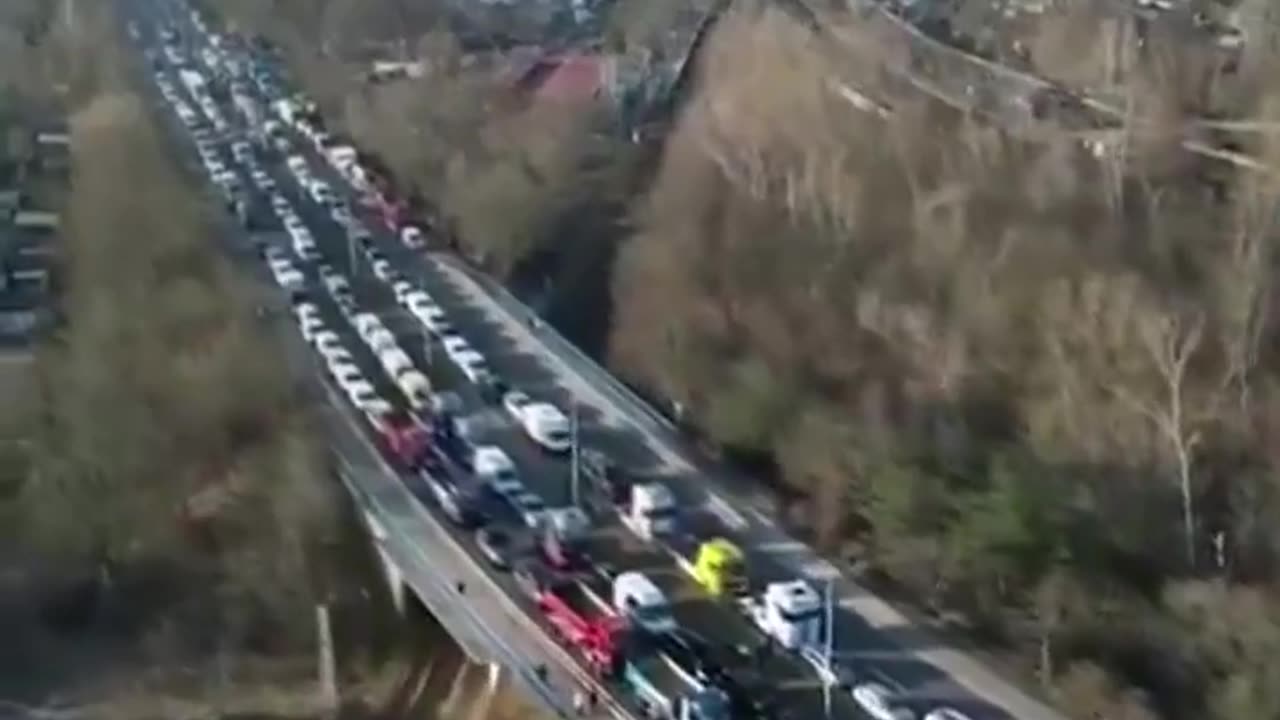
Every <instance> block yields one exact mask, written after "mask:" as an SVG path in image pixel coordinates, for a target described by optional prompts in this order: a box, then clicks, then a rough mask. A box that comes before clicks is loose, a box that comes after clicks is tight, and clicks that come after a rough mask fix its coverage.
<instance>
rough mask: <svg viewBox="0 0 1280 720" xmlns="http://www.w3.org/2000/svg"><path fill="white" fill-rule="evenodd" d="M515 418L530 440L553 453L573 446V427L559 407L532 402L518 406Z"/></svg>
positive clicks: (567, 450) (562, 451)
mask: <svg viewBox="0 0 1280 720" xmlns="http://www.w3.org/2000/svg"><path fill="white" fill-rule="evenodd" d="M517 419H518V420H519V422H520V426H521V427H522V428H524V432H525V434H526V435H528V436H529V439H530V440H533V441H534V442H535V443H537V444H538V445H539V446H540V447H541V448H542V449H544V450H547V451H549V452H553V453H565V452H569V450H571V449H572V448H573V427H572V424H571V422H570V420H569V418H567V417H565V415H564V413H563V412H561V411H560V408H558V407H556V406H555V405H552V404H551V403H545V402H532V403H528V404H527V405H525V406H524V407H522V408H520V414H519V415H518V417H517Z"/></svg>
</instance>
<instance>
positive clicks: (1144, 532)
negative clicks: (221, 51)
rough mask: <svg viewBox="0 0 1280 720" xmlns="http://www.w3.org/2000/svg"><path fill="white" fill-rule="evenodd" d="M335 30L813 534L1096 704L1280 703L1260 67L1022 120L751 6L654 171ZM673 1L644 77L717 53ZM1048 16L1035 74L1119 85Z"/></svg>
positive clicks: (957, 632) (843, 32)
mask: <svg viewBox="0 0 1280 720" xmlns="http://www.w3.org/2000/svg"><path fill="white" fill-rule="evenodd" d="M379 5H380V4H379V3H366V4H364V5H362V6H361V7H362V8H364V11H365V12H368V13H374V12H375V10H374V8H376V7H378V6H379ZM813 5H815V6H816V5H817V4H813ZM339 6H340V4H335V3H331V4H329V5H327V6H326V7H327V8H330V9H326V10H323V11H321V12H320V13H319V14H317V15H315V16H314V18H313V20H315V19H319V20H320V21H319V22H313V23H312V24H310V25H307V26H305V27H304V26H303V24H302V23H295V24H289V23H284V27H283V28H282V27H281V26H280V25H279V23H280V21H281V18H278V17H277V18H272V24H264V25H263V26H262V28H263V29H262V31H263V32H265V33H267V34H269V35H271V36H272V37H276V38H278V39H280V44H281V45H282V46H284V47H285V48H286V55H287V56H288V57H289V62H290V65H291V67H293V68H295V70H296V72H297V74H298V75H299V76H300V77H301V78H302V79H303V81H304V82H305V83H306V84H307V85H308V87H309V89H310V91H311V92H312V93H313V94H315V95H316V96H318V97H319V98H321V100H322V102H324V103H326V104H327V105H328V106H329V107H330V108H333V109H336V110H337V111H338V114H339V115H340V116H341V117H342V118H343V125H344V126H345V127H346V129H347V130H348V131H349V132H351V133H352V134H353V135H355V136H356V137H357V138H358V139H359V140H360V141H361V143H362V144H364V145H366V146H367V147H369V148H371V149H374V150H376V151H377V152H378V153H379V154H380V155H382V156H383V157H384V158H385V159H386V160H387V162H388V164H389V165H391V166H392V167H393V169H395V170H396V172H397V175H398V177H399V178H400V179H401V180H402V181H403V182H406V183H411V184H413V185H415V186H416V187H417V188H419V189H420V190H421V191H422V192H423V194H424V195H425V196H427V197H428V198H429V199H430V200H431V201H432V202H433V203H434V204H435V206H436V208H437V210H438V214H439V217H440V218H441V221H442V223H443V224H444V226H446V227H448V228H450V229H451V230H452V231H453V235H454V236H455V238H456V240H457V243H458V247H459V249H460V250H461V251H462V252H464V253H466V254H467V255H469V256H471V257H473V258H474V259H475V260H476V261H477V262H478V263H480V264H481V265H483V266H485V267H487V268H488V269H490V270H492V271H494V272H495V273H498V274H500V275H502V276H504V277H506V278H507V279H508V280H509V281H510V283H511V284H512V286H513V287H515V288H516V289H517V290H519V291H521V292H522V294H524V295H525V296H526V297H529V298H531V300H532V301H534V303H535V304H536V305H537V306H538V307H540V308H542V309H545V310H546V311H547V314H548V316H549V317H550V318H551V319H552V321H553V322H555V323H556V324H557V325H559V326H560V327H561V328H562V329H563V330H565V331H566V332H567V333H569V334H570V335H572V336H574V337H575V338H577V339H578V340H579V341H581V342H582V343H583V344H584V345H585V346H587V347H588V348H589V349H593V350H601V352H602V354H603V355H605V356H607V357H608V359H609V361H610V363H611V364H612V366H613V367H614V368H615V369H616V370H618V371H619V372H620V373H622V374H623V375H625V376H626V377H627V378H628V379H629V380H630V381H631V382H633V383H634V384H635V385H636V386H637V387H639V388H641V389H642V390H644V391H645V392H646V393H648V394H650V395H651V396H653V397H657V398H662V399H663V402H664V403H666V404H667V405H668V406H670V407H673V408H675V407H678V408H680V412H679V414H680V415H681V419H682V422H683V423H684V424H685V425H686V426H687V427H688V429H689V432H690V433H691V434H694V435H695V436H697V437H698V438H699V439H701V440H703V441H704V442H705V443H706V445H707V446H708V447H709V448H710V449H712V450H713V451H715V452H720V453H723V454H724V455H725V456H726V457H727V458H729V459H730V460H732V461H734V462H735V463H736V464H737V465H738V466H739V467H740V468H741V469H742V470H743V471H744V472H745V473H746V474H748V475H750V476H751V477H752V478H753V479H754V480H756V481H758V487H759V492H760V493H761V494H762V495H766V496H768V497H771V498H773V499H774V500H775V502H776V507H777V508H778V513H779V515H780V516H781V517H782V518H784V519H785V521H786V522H787V524H788V525H789V527H790V528H791V529H792V530H793V532H795V533H797V534H800V535H802V536H804V537H806V538H807V539H810V540H812V541H813V542H815V543H817V544H818V545H820V546H822V547H824V548H826V549H827V550H828V551H829V552H830V553H831V554H832V555H834V556H837V557H839V558H840V559H841V560H842V561H843V562H846V563H848V564H849V565H850V566H851V567H853V568H854V569H856V570H858V571H859V572H861V573H863V577H864V578H865V579H866V580H867V581H868V582H871V583H873V584H875V585H876V587H878V588H880V589H883V590H885V591H886V592H889V593H890V594H892V595H894V596H895V597H896V598H898V599H899V600H900V601H901V602H903V603H904V604H906V605H909V606H912V607H914V608H915V609H916V610H917V611H918V612H920V613H921V614H922V615H924V616H926V617H929V618H931V619H932V621H933V622H934V623H935V624H936V625H937V626H938V627H939V628H941V629H942V630H944V631H946V632H949V633H952V636H953V637H955V638H957V639H958V640H959V641H966V642H969V643H972V644H974V645H975V646H977V647H979V648H981V649H983V650H985V651H987V652H989V653H990V654H992V656H994V657H995V658H997V660H998V661H999V662H1001V663H1002V664H1003V665H1004V666H1006V667H1008V668H1010V669H1011V672H1014V673H1019V674H1023V675H1026V676H1027V677H1028V679H1029V682H1038V683H1039V684H1040V685H1041V689H1042V690H1043V692H1044V693H1045V694H1046V695H1048V696H1050V697H1052V698H1054V699H1056V700H1057V701H1058V704H1059V705H1060V706H1061V707H1063V708H1064V709H1065V710H1067V711H1068V712H1070V713H1071V714H1072V715H1074V716H1076V717H1080V718H1092V717H1098V716H1105V717H1123V718H1142V717H1167V718H1174V719H1178V718H1203V717H1210V718H1228V717H1230V718H1236V717H1271V716H1275V715H1277V714H1280V695H1277V693H1276V691H1275V690H1274V688H1277V687H1280V682H1276V680H1277V679H1280V678H1276V677H1275V672H1276V671H1275V670H1274V669H1273V668H1272V665H1271V663H1270V658H1273V657H1276V656H1277V654H1278V653H1280V623H1278V622H1277V620H1276V617H1277V614H1276V611H1277V610H1278V609H1280V598H1278V597H1277V594H1276V592H1275V590H1274V586H1275V580H1276V572H1277V570H1278V569H1280V567H1278V566H1277V560H1278V558H1277V551H1278V550H1280V531H1277V530H1276V528H1275V527H1274V525H1273V524H1272V523H1269V522H1267V519H1268V518H1270V517H1272V516H1273V515H1275V513H1276V512H1277V511H1278V510H1280V487H1278V486H1277V483H1276V467H1275V464H1276V461H1277V459H1280V456H1277V455H1276V453H1275V452H1274V451H1273V450H1272V447H1271V443H1270V442H1268V440H1269V439H1270V436H1271V435H1272V433H1273V428H1274V427H1275V422H1276V421H1277V418H1280V395H1278V394H1277V383H1276V379H1277V375H1276V367H1277V365H1276V358H1275V357H1274V356H1273V355H1272V353H1271V352H1269V348H1271V347H1272V346H1273V345H1274V342H1273V340H1274V335H1275V333H1276V323H1275V322H1274V307H1275V305H1274V303H1275V298H1274V295H1273V292H1272V289H1273V287H1274V279H1275V278H1274V272H1275V271H1274V268H1275V259H1274V252H1275V250H1274V248H1275V243H1276V230H1275V227H1274V223H1273V222H1272V218H1273V217H1274V216H1275V212H1276V209H1277V200H1280V194H1278V193H1280V185H1277V182H1276V176H1275V174H1274V173H1273V172H1272V171H1271V170H1270V169H1271V168H1274V167H1275V166H1276V163H1277V157H1278V156H1277V146H1276V144H1275V141H1274V140H1273V138H1274V133H1273V132H1271V129H1273V127H1274V125H1273V123H1275V121H1276V120H1277V119H1280V118H1277V117H1276V115H1277V113H1280V104H1277V96H1276V95H1275V94H1274V88H1273V87H1272V86H1273V85H1274V83H1271V82H1269V80H1268V79H1269V78H1270V77H1272V76H1273V70H1275V69H1276V68H1278V67H1280V63H1277V60H1276V59H1275V57H1274V56H1268V55H1267V52H1268V51H1267V49H1266V47H1264V45H1265V44H1259V46H1258V47H1251V48H1250V49H1249V50H1248V52H1247V53H1246V55H1247V62H1241V63H1236V64H1234V66H1233V67H1230V68H1228V67H1224V66H1223V65H1221V64H1217V63H1210V62H1202V61H1201V60H1200V59H1197V57H1193V55H1192V53H1191V52H1190V51H1187V52H1186V53H1183V51H1182V50H1181V49H1180V47H1181V46H1180V45H1179V43H1178V42H1177V37H1178V36H1177V35H1169V36H1168V37H1165V36H1162V35H1159V34H1155V35H1152V36H1150V38H1149V39H1148V40H1147V41H1146V42H1145V44H1144V45H1143V46H1142V48H1143V50H1142V52H1138V53H1133V54H1132V55H1126V65H1125V68H1124V73H1123V74H1122V75H1121V78H1122V81H1123V82H1122V84H1121V86H1118V87H1113V88H1110V89H1109V90H1108V92H1109V93H1112V94H1109V95H1108V97H1113V96H1116V95H1114V93H1116V92H1118V93H1120V94H1119V95H1118V97H1123V98H1124V99H1125V104H1124V107H1125V112H1124V117H1121V118H1118V119H1117V118H1114V117H1112V118H1109V119H1107V121H1106V122H1098V123H1096V125H1097V127H1092V128H1089V129H1088V130H1087V131H1086V132H1075V131H1073V132H1067V131H1064V130H1062V129H1060V128H1059V127H1058V126H1057V125H1056V124H1055V122H1054V119H1055V118H1054V117H1053V116H1054V111H1053V109H1052V108H1050V109H1048V110H1046V109H1044V107H1042V105H1044V104H1045V102H1046V99H1045V98H1044V97H1035V98H1025V101H1026V104H1027V105H1028V106H1029V107H1030V106H1035V107H1031V109H1030V110H1029V111H1028V112H1027V116H1028V119H1027V121H1026V122H1024V123H1021V124H1020V125H1019V127H1018V128H1016V129H1015V128H1009V127H1005V126H1002V125H999V124H998V123H997V122H996V120H998V118H993V117H992V116H991V115H989V114H984V113H977V112H975V113H965V112H961V111H959V110H957V109H956V108H955V107H954V106H953V105H954V103H951V104H948V103H946V102H941V101H940V100H939V99H938V97H937V96H936V94H932V95H931V93H930V92H929V90H930V88H929V87H928V86H927V85H926V84H924V83H920V82H917V81H918V80H919V78H917V77H915V76H913V75H912V73H911V72H910V69H911V68H913V67H915V66H916V65H922V64H923V63H920V62H919V61H918V59H917V58H912V57H910V55H911V53H909V52H907V51H906V50H905V49H904V48H903V47H902V46H901V45H900V44H897V43H898V41H897V40H895V37H896V36H894V35H892V34H890V33H887V32H885V30H884V28H883V27H881V26H879V25H876V24H875V23H872V22H869V21H868V22H860V21H858V20H857V19H856V18H852V17H846V16H841V15H820V16H819V20H820V26H821V27H822V29H823V32H822V33H821V34H820V35H815V33H814V32H813V31H812V29H811V28H809V27H807V26H806V25H805V24H803V23H801V22H799V21H797V20H796V19H795V13H794V12H783V11H780V10H778V9H776V8H775V7H773V6H769V5H766V4H764V3H751V2H741V3H737V4H736V6H735V10H733V11H732V12H730V13H729V14H728V15H727V16H726V17H725V19H724V20H723V21H722V22H721V23H719V26H718V27H717V28H716V30H715V31H714V34H713V36H712V37H711V39H710V42H709V43H708V44H707V49H706V52H705V53H703V54H702V56H701V58H700V59H699V62H698V65H697V68H698V73H697V76H696V77H697V82H696V85H695V89H694V91H693V92H692V93H691V95H690V96H689V98H688V102H687V103H686V104H685V105H684V107H683V108H682V109H681V111H680V113H679V115H678V117H677V119H676V121H675V123H674V125H673V126H672V127H671V128H668V129H667V130H669V132H668V133H667V134H665V135H663V136H661V137H662V138H663V141H662V142H661V143H660V144H659V145H657V146H647V147H646V146H637V145H635V144H633V143H631V142H628V138H627V137H626V136H625V134H624V133H623V132H621V131H620V128H619V127H618V126H617V116H616V114H614V112H613V107H612V105H611V102H610V100H609V98H607V97H605V96H604V95H603V94H600V95H597V96H594V97H592V98H591V99H590V100H587V101H584V102H580V103H570V104H558V103H555V104H545V103H540V102H538V101H537V99H536V98H535V99H534V100H532V101H530V100H529V98H527V97H525V96H523V95H521V94H520V93H513V92H512V87H511V83H509V82H507V81H506V80H505V78H507V77H508V76H507V75H504V74H503V72H502V71H501V69H502V68H504V67H506V65H505V63H507V62H510V61H511V58H512V57H513V54H512V53H509V52H506V51H495V52H485V51H477V50H474V49H469V48H465V47H463V46H462V45H461V43H459V42H457V41H456V38H454V39H451V36H450V31H449V30H448V29H446V28H444V27H443V26H441V25H439V24H433V23H432V22H430V21H426V20H424V21H423V22H422V24H421V26H420V27H415V28H414V31H413V34H414V38H415V43H416V44H415V47H416V48H417V51H416V52H417V57H418V58H419V59H425V60H426V61H427V64H428V66H429V68H430V69H429V70H428V72H426V74H425V76H424V77H422V78H418V79H413V80H409V81H403V82H398V83H390V84H386V85H379V86H369V85H365V84H362V83H360V82H357V81H343V82H338V83H334V82H331V80H332V79H333V78H353V77H356V76H357V74H358V73H357V72H356V69H357V68H360V67H362V66H363V65H364V63H365V62H366V61H365V60H364V59H361V58H357V57H356V56H355V55H354V54H346V55H344V54H342V53H331V54H330V55H328V56H325V57H323V58H321V57H318V56H317V55H316V54H315V53H312V52H309V51H308V50H307V48H314V47H322V46H324V38H326V37H328V36H329V35H326V33H330V34H332V32H331V30H330V31H326V30H325V29H324V28H325V22H336V20H335V19H334V18H338V17H345V16H339V15H337V14H336V13H337V11H336V10H332V8H336V7H339ZM421 6H422V7H424V8H426V7H436V6H435V5H434V4H433V3H427V2H424V3H422V4H421ZM649 7H650V6H648V5H645V6H644V8H641V4H638V3H634V2H632V3H627V2H622V3H619V5H618V8H617V9H616V10H615V13H616V14H615V15H614V16H613V19H614V20H615V21H616V23H617V24H616V25H614V30H613V31H612V32H611V34H610V42H611V43H613V48H614V50H615V51H617V52H618V54H626V55H628V56H630V55H639V54H643V53H641V52H640V50H641V47H642V46H644V45H645V44H646V43H648V44H650V45H651V46H653V47H657V46H658V45H661V44H663V43H664V42H667V41H669V40H670V38H671V37H672V36H673V34H678V31H687V29H688V24H689V21H688V19H687V18H683V17H681V16H680V14H679V13H677V12H670V13H669V14H663V12H664V11H670V10H671V8H669V7H668V5H667V4H654V5H653V6H652V7H653V8H656V9H654V10H653V11H652V13H647V12H641V10H642V9H646V8H649ZM331 12H332V13H335V14H333V15H330V14H329V13H331ZM424 12H425V11H424ZM370 17H373V15H372V14H371V15H370ZM348 22H352V23H354V21H351V20H348ZM1040 23H1041V24H1040V25H1039V26H1038V27H1037V28H1036V29H1035V31H1036V32H1040V33H1042V34H1043V36H1041V40H1040V42H1041V44H1040V45H1039V46H1037V49H1036V53H1037V54H1036V56H1035V62H1036V70H1037V71H1040V72H1043V73H1044V74H1045V75H1047V76H1050V77H1057V78H1061V79H1062V80H1063V82H1068V80H1069V81H1070V82H1068V84H1075V83H1084V84H1087V83H1089V82H1093V80H1092V78H1094V77H1095V73H1096V69H1094V68H1086V69H1079V68H1068V67H1065V65H1063V63H1065V62H1066V61H1065V60H1063V61H1061V62H1060V63H1058V64H1056V65H1055V63H1054V61H1053V59H1052V58H1053V57H1055V55H1054V53H1055V52H1057V53H1058V56H1071V55H1072V53H1065V52H1064V51H1063V50H1062V48H1063V47H1064V45H1067V44H1070V42H1069V41H1068V40H1064V39H1062V38H1063V37H1066V38H1072V37H1075V38H1079V37H1086V36H1090V35H1091V34H1092V33H1093V32H1094V31H1095V30H1096V28H1097V27H1100V23H1102V20H1099V19H1098V18H1096V17H1092V16H1090V15H1088V14H1087V13H1079V14H1070V15H1069V17H1060V16H1059V15H1056V14H1054V13H1050V14H1047V15H1046V16H1045V17H1044V18H1042V19H1041V21H1040ZM1054 23H1058V24H1057V25H1056V26H1055V25H1054ZM1068 23H1070V26H1068ZM1090 23H1094V24H1093V25H1091V24H1090ZM329 27H332V25H330V26H329ZM655 27H656V28H666V29H667V32H659V31H655V29H654V28H655ZM1091 28H1093V29H1095V30H1091ZM1067 30H1070V34H1068V35H1059V36H1054V37H1050V33H1052V32H1059V33H1066V31H1067ZM406 32H407V31H406ZM1097 32H1101V31H1100V30H1097ZM306 33H313V34H311V35H306ZM289 37H293V38H294V40H292V41H290V40H287V38H289ZM298 38H309V39H307V40H302V39H298ZM654 38H660V39H654ZM650 54H656V53H650ZM335 68H343V71H342V72H336V71H335ZM972 94H973V95H974V96H979V97H980V96H982V94H983V89H980V88H974V89H973V90H972ZM866 99H871V100H873V101H874V102H875V103H878V104H879V105H880V108H881V110H882V112H871V111H868V110H867V109H866V108H867V107H868V104H867V103H866V102H865V100H866ZM1204 115H1213V116H1217V117H1230V118H1247V119H1248V120H1249V121H1250V123H1251V125H1250V127H1251V128H1252V129H1253V130H1254V131H1250V132H1243V133H1242V132H1234V131H1233V132H1232V133H1231V135H1230V137H1227V138H1224V137H1223V132H1224V131H1222V130H1221V128H1218V127H1216V126H1209V125H1205V124H1203V123H1197V122H1196V119H1197V118H1200V117H1201V116H1204ZM1086 125H1087V123H1086ZM1188 139H1190V140H1192V141H1197V142H1205V143H1211V144H1212V145H1213V147H1216V148H1229V149H1230V150H1231V151H1232V152H1237V153H1241V154H1242V156H1247V157H1249V158H1252V159H1253V160H1252V162H1251V165H1252V166H1253V168H1254V169H1250V168H1249V167H1243V166H1241V164H1239V163H1235V164H1233V163H1230V162H1225V163H1224V162H1221V161H1218V160H1214V159H1212V158H1211V157H1209V156H1208V155H1207V154H1205V153H1202V152H1201V153H1197V152H1188V151H1187V150H1186V149H1185V146H1186V145H1187V144H1188ZM651 165H652V166H655V167H656V170H654V171H653V172H652V173H650V172H648V169H649V168H650V166H651ZM606 339H607V349H605V348H603V347H601V346H602V345H604V344H605V340H606ZM1032 676H1035V678H1034V679H1032Z"/></svg>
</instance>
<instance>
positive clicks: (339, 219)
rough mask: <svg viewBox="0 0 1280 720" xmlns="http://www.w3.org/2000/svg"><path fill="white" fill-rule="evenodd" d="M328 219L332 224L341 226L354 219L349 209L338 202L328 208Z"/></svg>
mask: <svg viewBox="0 0 1280 720" xmlns="http://www.w3.org/2000/svg"><path fill="white" fill-rule="evenodd" d="M329 217H331V218H333V221H334V222H336V223H338V224H339V225H343V226H345V225H346V224H347V223H349V222H351V221H352V220H353V219H354V216H353V215H352V214H351V209H350V208H348V207H347V205H346V203H340V202H335V203H334V204H333V207H331V208H329Z"/></svg>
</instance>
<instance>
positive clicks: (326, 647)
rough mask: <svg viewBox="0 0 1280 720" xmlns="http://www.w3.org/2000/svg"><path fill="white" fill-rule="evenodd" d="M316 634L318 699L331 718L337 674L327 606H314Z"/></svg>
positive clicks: (333, 709) (334, 707) (334, 701)
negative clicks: (317, 637) (318, 665)
mask: <svg viewBox="0 0 1280 720" xmlns="http://www.w3.org/2000/svg"><path fill="white" fill-rule="evenodd" d="M316 633H317V635H319V641H320V642H319V648H317V650H318V652H319V661H320V668H319V672H320V699H321V702H322V703H323V706H324V708H325V712H326V715H328V716H330V717H332V716H333V714H335V713H336V712H337V711H338V683H337V672H336V670H335V668H334V660H333V632H332V629H331V628H330V625H329V606H327V605H325V604H323V603H321V604H319V605H316Z"/></svg>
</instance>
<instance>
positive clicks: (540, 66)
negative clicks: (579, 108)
mask: <svg viewBox="0 0 1280 720" xmlns="http://www.w3.org/2000/svg"><path fill="white" fill-rule="evenodd" d="M608 70H609V61H608V59H607V58H605V57H602V56H600V55H584V54H574V55H558V56H547V57H543V58H541V59H539V60H538V61H536V62H534V63H533V64H532V65H531V66H530V67H529V68H528V69H526V70H525V71H524V73H523V74H521V75H520V77H519V78H518V79H517V80H516V88H517V89H518V90H520V91H522V92H525V93H528V94H530V95H532V96H533V97H534V98H536V99H537V100H546V101H551V102H581V101H584V100H590V99H592V98H594V97H597V96H598V95H599V94H600V93H601V92H602V91H604V89H605V85H606V83H607V81H608Z"/></svg>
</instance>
